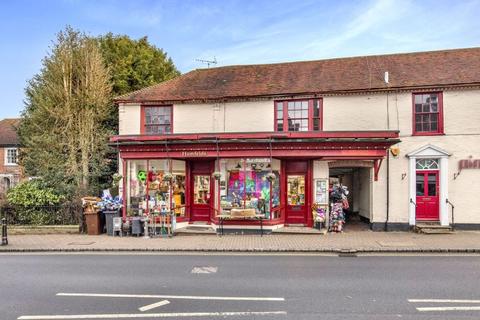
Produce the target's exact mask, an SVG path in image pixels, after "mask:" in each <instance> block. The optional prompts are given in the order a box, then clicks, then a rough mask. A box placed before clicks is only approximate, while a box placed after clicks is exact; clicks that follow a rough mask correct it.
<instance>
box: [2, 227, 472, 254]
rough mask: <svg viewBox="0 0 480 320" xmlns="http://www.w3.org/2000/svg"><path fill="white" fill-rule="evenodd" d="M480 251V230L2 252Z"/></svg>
mask: <svg viewBox="0 0 480 320" xmlns="http://www.w3.org/2000/svg"><path fill="white" fill-rule="evenodd" d="M341 250H344V251H348V250H356V251H358V252H475V253H480V232H474V231H462V232H460V231H459V232H455V233H453V234H430V235H427V234H417V233H412V232H373V231H359V232H348V233H341V234H333V233H329V234H326V235H284V234H272V235H264V236H263V237H260V235H225V236H217V235H193V236H192V235H190V236H176V237H173V238H153V239H144V238H142V237H139V238H136V237H108V236H106V235H101V236H87V235H68V234H65V235H11V236H9V245H8V246H0V252H1V251H236V252H252V251H257V252H269V251H271V252H277V251H280V252H282V251H289V252H337V251H341Z"/></svg>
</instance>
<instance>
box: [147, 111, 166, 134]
mask: <svg viewBox="0 0 480 320" xmlns="http://www.w3.org/2000/svg"><path fill="white" fill-rule="evenodd" d="M142 111H143V112H142V133H144V134H169V133H172V123H173V119H172V114H173V112H172V106H143V107H142Z"/></svg>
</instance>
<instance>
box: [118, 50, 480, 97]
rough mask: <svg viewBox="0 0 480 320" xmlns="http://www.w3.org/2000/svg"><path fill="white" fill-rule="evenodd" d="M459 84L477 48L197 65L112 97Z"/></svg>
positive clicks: (470, 72)
mask: <svg viewBox="0 0 480 320" xmlns="http://www.w3.org/2000/svg"><path fill="white" fill-rule="evenodd" d="M385 71H388V72H389V78H390V79H389V80H390V81H389V84H388V86H387V85H386V84H385V82H384V74H385ZM460 84H480V48H468V49H454V50H443V51H429V52H415V53H404V54H388V55H377V56H363V57H352V58H338V59H328V60H317V61H300V62H289V63H276V64H259V65H237V66H226V67H219V68H210V69H197V70H194V71H191V72H188V73H186V74H184V75H182V76H179V77H177V78H175V79H172V80H169V81H166V82H163V83H160V84H157V85H154V86H151V87H148V88H144V89H141V90H138V91H135V92H132V93H129V94H126V95H123V96H120V97H118V98H117V99H116V101H117V102H122V101H124V102H130V101H131V102H142V101H191V100H210V99H211V100H215V99H228V98H242V97H259V96H275V95H287V94H313V93H319V94H321V93H332V92H346V91H364V90H378V89H386V88H422V87H433V86H449V85H460Z"/></svg>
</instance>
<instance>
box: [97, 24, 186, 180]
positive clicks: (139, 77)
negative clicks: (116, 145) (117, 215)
mask: <svg viewBox="0 0 480 320" xmlns="http://www.w3.org/2000/svg"><path fill="white" fill-rule="evenodd" d="M97 41H98V43H99V45H100V49H101V52H102V56H103V59H104V61H105V64H106V65H107V67H108V68H109V70H110V75H111V82H112V85H113V88H112V93H113V95H114V96H120V95H122V94H125V93H128V92H132V91H135V90H139V89H142V88H145V87H148V86H151V85H154V84H157V83H160V82H163V81H166V80H169V79H172V78H174V77H176V76H178V75H180V72H179V71H178V70H177V68H176V67H175V65H174V63H173V61H172V59H171V58H169V57H168V56H167V54H166V53H165V52H164V51H163V50H162V49H159V48H157V47H156V46H154V45H152V44H151V43H150V42H149V41H148V38H147V37H143V38H140V39H138V40H134V39H131V38H130V37H128V36H126V35H113V34H112V33H107V34H106V35H103V36H100V37H98V38H97ZM105 125H106V126H107V127H108V128H110V129H111V130H112V131H114V132H116V133H118V108H117V106H116V105H115V104H113V103H111V104H110V111H109V117H108V118H107V119H106V123H105ZM117 162H118V154H117V152H116V150H114V149H113V148H110V151H109V153H108V168H107V169H106V171H105V172H104V175H103V176H102V177H101V181H100V182H101V183H102V185H103V186H105V187H107V186H109V185H110V184H111V177H112V176H113V174H114V173H115V172H117V170H118V163H117Z"/></svg>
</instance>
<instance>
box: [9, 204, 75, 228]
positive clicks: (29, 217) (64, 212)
mask: <svg viewBox="0 0 480 320" xmlns="http://www.w3.org/2000/svg"><path fill="white" fill-rule="evenodd" d="M0 213H1V217H3V218H5V219H6V223H7V224H8V225H80V224H82V222H83V210H82V206H81V204H76V203H66V204H58V205H47V206H19V205H11V204H4V205H2V206H0Z"/></svg>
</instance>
